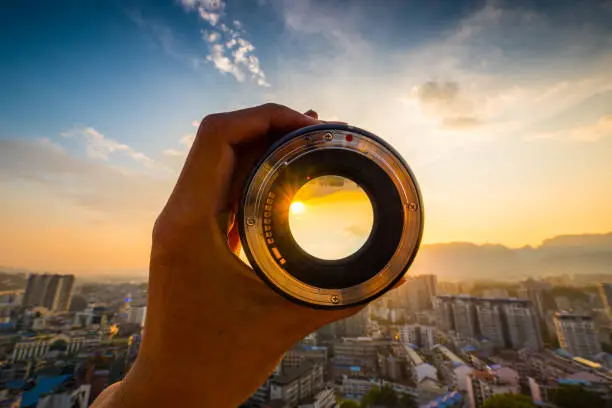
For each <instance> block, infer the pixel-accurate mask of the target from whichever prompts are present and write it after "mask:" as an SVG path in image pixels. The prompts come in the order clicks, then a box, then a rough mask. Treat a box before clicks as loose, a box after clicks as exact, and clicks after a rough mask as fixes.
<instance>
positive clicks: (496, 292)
mask: <svg viewBox="0 0 612 408" xmlns="http://www.w3.org/2000/svg"><path fill="white" fill-rule="evenodd" d="M482 296H483V297H486V298H497V299H507V298H509V297H510V296H509V295H508V291H507V290H506V289H504V288H492V289H485V290H484V291H483V292H482Z"/></svg>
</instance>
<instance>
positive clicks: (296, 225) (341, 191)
mask: <svg viewBox="0 0 612 408" xmlns="http://www.w3.org/2000/svg"><path fill="white" fill-rule="evenodd" d="M373 223H374V211H373V209H372V203H371V202H370V199H369V198H368V195H367V194H366V193H365V191H363V189H362V188H361V187H360V186H359V185H358V184H356V183H354V182H353V181H351V180H349V179H347V178H345V177H341V176H323V177H317V178H315V179H312V180H310V181H308V182H307V183H306V184H304V185H303V186H302V187H301V188H300V189H299V190H298V192H297V193H296V194H295V196H294V198H293V202H292V203H291V206H290V207H289V227H290V229H291V234H292V235H293V238H294V239H295V241H296V242H297V244H298V245H299V246H300V247H301V248H302V249H303V250H304V251H306V252H308V253H309V254H310V255H312V256H314V257H316V258H320V259H325V260H337V259H342V258H346V257H347V256H350V255H351V254H353V253H355V252H356V251H358V250H359V248H361V247H362V246H363V244H364V243H365V242H366V241H367V239H368V236H369V235H370V232H371V231H372V225H373Z"/></svg>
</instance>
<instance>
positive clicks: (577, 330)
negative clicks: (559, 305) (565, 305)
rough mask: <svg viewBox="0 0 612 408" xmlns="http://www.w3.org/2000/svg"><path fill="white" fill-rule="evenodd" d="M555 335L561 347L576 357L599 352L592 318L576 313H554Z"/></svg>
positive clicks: (586, 356)
mask: <svg viewBox="0 0 612 408" xmlns="http://www.w3.org/2000/svg"><path fill="white" fill-rule="evenodd" d="M554 322H555V328H556V330H557V337H558V338H559V344H560V345H561V348H562V349H563V350H565V351H566V352H568V353H569V354H571V355H573V356H576V357H585V358H589V357H592V356H594V355H595V354H597V353H600V352H601V344H600V343H599V338H598V336H597V328H596V327H595V322H594V321H593V318H592V317H591V316H588V315H584V314H578V313H566V312H563V313H555V317H554Z"/></svg>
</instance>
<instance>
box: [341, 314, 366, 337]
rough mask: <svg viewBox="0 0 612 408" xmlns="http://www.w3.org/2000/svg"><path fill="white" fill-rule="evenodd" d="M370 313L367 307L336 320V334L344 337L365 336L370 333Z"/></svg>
mask: <svg viewBox="0 0 612 408" xmlns="http://www.w3.org/2000/svg"><path fill="white" fill-rule="evenodd" d="M369 322H370V315H369V313H368V311H367V309H363V310H362V311H360V312H359V313H357V314H354V315H352V316H350V317H347V318H346V319H343V320H340V321H338V322H336V325H335V329H336V335H338V336H342V337H363V336H366V335H367V334H368V325H369Z"/></svg>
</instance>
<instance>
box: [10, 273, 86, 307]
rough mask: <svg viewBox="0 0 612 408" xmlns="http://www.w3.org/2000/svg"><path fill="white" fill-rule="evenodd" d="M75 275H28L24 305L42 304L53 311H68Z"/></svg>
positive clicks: (34, 305)
mask: <svg viewBox="0 0 612 408" xmlns="http://www.w3.org/2000/svg"><path fill="white" fill-rule="evenodd" d="M73 286H74V275H51V274H42V275H41V274H36V273H33V274H31V275H30V276H29V277H28V282H27V285H26V291H25V294H24V296H23V302H22V305H23V306H26V307H36V306H42V307H45V308H47V309H49V310H51V311H66V310H68V307H69V306H70V298H71V296H72V288H73Z"/></svg>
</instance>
